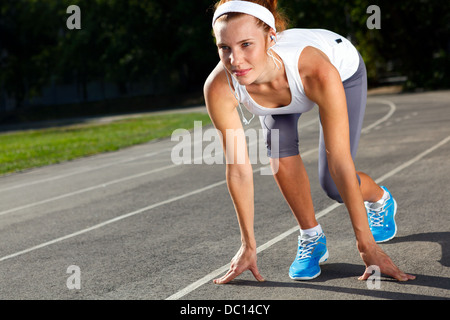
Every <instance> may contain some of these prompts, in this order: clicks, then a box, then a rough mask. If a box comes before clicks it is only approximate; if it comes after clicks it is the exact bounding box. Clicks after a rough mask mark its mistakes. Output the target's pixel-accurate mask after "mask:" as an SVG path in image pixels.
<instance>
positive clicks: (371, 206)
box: [366, 202, 386, 227]
mask: <svg viewBox="0 0 450 320" xmlns="http://www.w3.org/2000/svg"><path fill="white" fill-rule="evenodd" d="M385 204H386V202H384V203H383V204H379V203H376V202H373V203H371V202H366V209H367V215H368V216H369V221H370V225H371V226H372V227H382V226H383V222H384V215H383V212H384V206H385Z"/></svg>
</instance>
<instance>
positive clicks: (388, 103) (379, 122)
mask: <svg viewBox="0 0 450 320" xmlns="http://www.w3.org/2000/svg"><path fill="white" fill-rule="evenodd" d="M369 102H375V103H381V104H387V105H388V106H389V107H390V110H389V112H388V113H387V114H386V115H385V116H384V117H383V118H381V119H379V120H378V121H375V122H374V123H372V124H371V125H370V126H367V127H365V128H364V129H362V130H361V132H362V133H367V132H369V131H370V130H371V129H372V128H375V127H376V126H378V125H380V124H381V123H383V122H385V121H386V120H387V119H389V118H390V117H391V116H392V115H393V114H394V112H395V110H397V108H396V107H395V104H394V103H393V102H391V101H389V100H381V99H370V100H368V103H369Z"/></svg>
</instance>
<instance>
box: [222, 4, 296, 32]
mask: <svg viewBox="0 0 450 320" xmlns="http://www.w3.org/2000/svg"><path fill="white" fill-rule="evenodd" d="M228 1H230V0H220V1H218V2H217V3H216V5H215V9H217V7H218V6H220V5H222V4H224V3H225V2H228ZM244 1H249V2H253V3H256V4H259V5H260V6H263V7H265V8H267V9H269V11H270V12H271V13H272V14H273V16H274V17H275V27H276V28H277V32H280V31H283V30H286V28H287V25H288V19H287V18H286V16H285V15H284V14H283V13H282V12H280V11H279V10H278V8H277V5H278V0H244ZM242 14H243V13H238V12H230V13H228V14H224V15H223V16H221V17H220V18H222V17H224V16H226V18H225V19H231V18H233V17H237V16H240V15H242ZM220 18H219V19H220ZM255 19H257V18H255ZM257 21H258V22H257V24H258V25H259V26H261V27H262V28H263V29H264V31H265V32H269V31H270V27H269V26H268V25H267V24H266V23H264V22H262V21H261V20H259V19H257Z"/></svg>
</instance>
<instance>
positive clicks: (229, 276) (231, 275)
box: [214, 270, 239, 284]
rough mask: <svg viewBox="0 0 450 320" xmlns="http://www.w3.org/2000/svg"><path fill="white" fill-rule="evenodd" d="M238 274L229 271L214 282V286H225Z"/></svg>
mask: <svg viewBox="0 0 450 320" xmlns="http://www.w3.org/2000/svg"><path fill="white" fill-rule="evenodd" d="M238 275H239V274H238V273H237V272H235V271H231V270H230V271H229V272H228V273H227V274H226V275H224V276H223V277H222V278H219V279H216V280H214V283H215V284H225V283H228V282H230V281H231V280H233V279H234V278H236V277H237V276H238Z"/></svg>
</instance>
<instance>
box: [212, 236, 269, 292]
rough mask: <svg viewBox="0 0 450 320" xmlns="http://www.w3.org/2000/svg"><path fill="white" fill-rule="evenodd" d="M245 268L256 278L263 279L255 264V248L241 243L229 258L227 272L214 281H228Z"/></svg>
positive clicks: (221, 282) (219, 282) (223, 282)
mask: <svg viewBox="0 0 450 320" xmlns="http://www.w3.org/2000/svg"><path fill="white" fill-rule="evenodd" d="M246 270H250V271H251V272H252V273H253V276H254V277H255V278H256V280H258V281H264V278H263V277H262V276H261V274H260V273H259V271H258V267H257V265H256V249H249V248H246V247H245V246H244V245H242V246H241V248H240V249H239V251H238V252H237V253H236V255H235V256H234V257H233V259H232V260H231V265H230V269H229V270H228V272H227V273H226V274H225V275H223V276H222V277H220V278H218V279H215V280H214V283H215V284H225V283H228V282H230V281H231V280H233V279H234V278H236V277H237V276H238V275H240V274H241V273H243V272H244V271H246Z"/></svg>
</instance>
